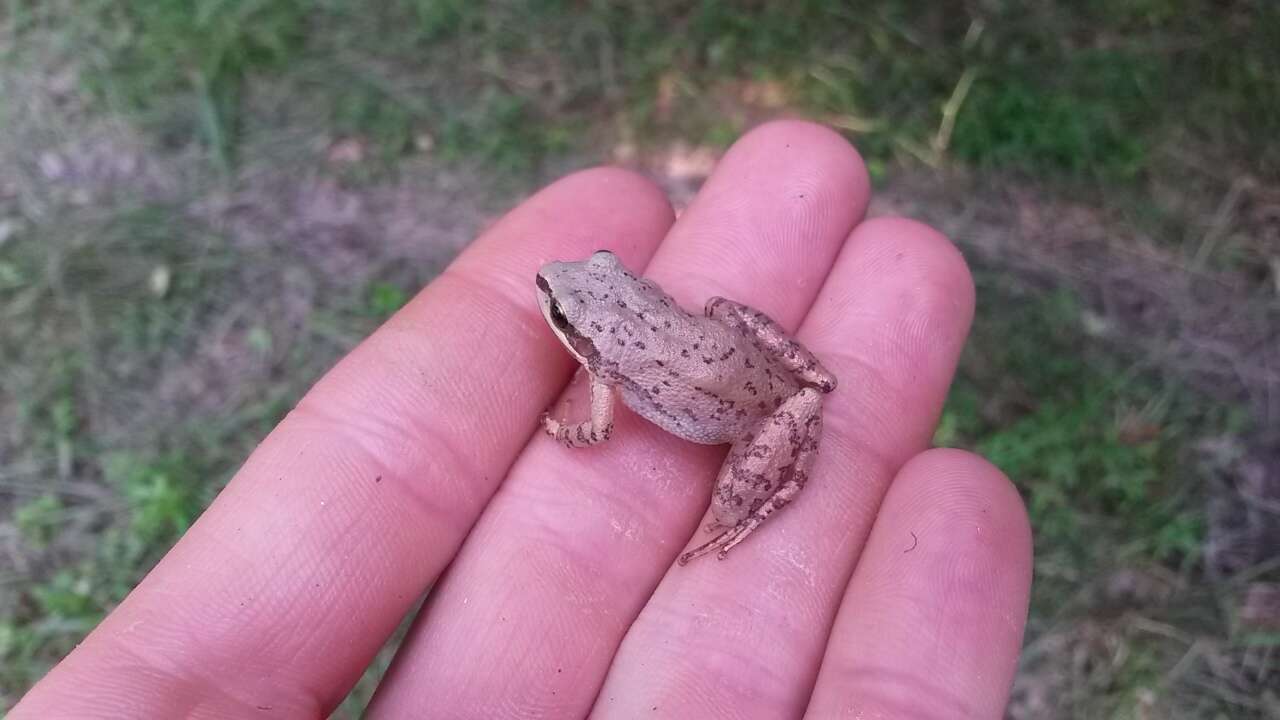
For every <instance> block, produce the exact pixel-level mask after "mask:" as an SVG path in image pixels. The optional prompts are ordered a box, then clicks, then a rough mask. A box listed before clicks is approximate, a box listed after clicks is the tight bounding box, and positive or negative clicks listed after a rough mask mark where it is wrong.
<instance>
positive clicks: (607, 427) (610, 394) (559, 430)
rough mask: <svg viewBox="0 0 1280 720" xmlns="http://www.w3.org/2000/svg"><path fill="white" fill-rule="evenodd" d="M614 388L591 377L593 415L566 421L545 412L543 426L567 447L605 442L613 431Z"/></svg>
mask: <svg viewBox="0 0 1280 720" xmlns="http://www.w3.org/2000/svg"><path fill="white" fill-rule="evenodd" d="M613 402H614V390H613V387H612V386H609V385H606V384H604V383H602V382H600V381H599V380H596V379H595V378H592V379H591V417H590V418H588V419H587V420H584V421H582V422H577V423H565V422H561V421H560V420H557V419H555V418H553V417H551V415H550V414H543V416H542V427H543V428H544V429H546V431H547V434H548V435H550V436H551V437H554V438H555V439H556V440H557V441H558V442H560V443H563V444H564V445H566V446H567V447H586V446H588V445H595V444H596V443H598V442H604V441H605V440H608V439H609V435H610V434H611V433H612V432H613Z"/></svg>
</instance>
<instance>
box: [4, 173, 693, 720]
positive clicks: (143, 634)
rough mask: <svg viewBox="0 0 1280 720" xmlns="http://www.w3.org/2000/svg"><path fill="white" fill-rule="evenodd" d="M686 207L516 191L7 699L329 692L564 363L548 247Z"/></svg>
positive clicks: (438, 549) (584, 241) (435, 560)
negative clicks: (552, 310)
mask: <svg viewBox="0 0 1280 720" xmlns="http://www.w3.org/2000/svg"><path fill="white" fill-rule="evenodd" d="M671 221H672V214H671V209H670V206H669V205H668V204H667V201H666V199H665V197H664V196H663V195H662V193H661V192H660V191H659V190H658V189H657V188H656V187H655V186H653V185H652V184H651V183H649V182H648V181H645V180H643V179H641V178H639V177H638V176H636V175H633V174H630V173H626V172H623V171H619V170H608V169H601V170H592V171H587V172H583V173H579V174H576V175H573V176H570V177H569V178H566V179H564V180H562V181H560V182H558V183H556V184H554V185H552V186H551V187H549V188H547V189H546V190H544V191H542V192H541V193H539V194H537V195H536V196H534V197H533V198H531V199H530V200H528V201H527V202H525V203H524V204H523V205H521V206H520V207H519V208H518V209H516V210H515V211H513V212H512V213H511V214H510V215H508V216H507V217H506V218H505V219H504V220H502V221H501V222H500V223H498V224H497V225H496V226H495V227H494V228H493V229H492V230H490V231H489V232H488V233H486V234H485V235H484V236H483V237H482V238H481V239H479V240H477V241H476V242H475V244H474V245H473V246H472V247H470V248H469V249H468V250H467V251H466V252H465V253H464V254H463V255H462V256H460V257H459V258H458V259H457V260H456V261H455V262H454V263H453V264H452V265H451V266H450V267H449V268H448V269H447V270H446V271H445V272H444V273H443V274H442V276H441V277H440V278H438V279H437V280H436V281H435V282H433V283H432V284H431V285H430V286H429V287H427V288H426V289H425V290H424V291H423V292H422V293H421V294H419V295H418V297H417V298H415V300H414V301H413V302H412V303H410V304H409V305H408V306H407V307H406V308H405V309H403V310H402V311H401V312H399V313H398V314H397V315H396V316H395V317H394V318H392V319H391V320H390V321H388V322H387V323H386V324H385V325H384V326H383V327H382V328H380V329H379V330H378V331H377V332H376V333H374V334H373V335H372V336H371V337H369V339H368V340H366V341H365V342H364V343H362V344H361V345H360V347H358V348H357V349H356V350H354V351H353V352H352V353H351V354H350V355H348V356H347V357H346V358H345V359H344V360H343V361H342V362H341V363H339V364H338V366H337V367H335V368H334V369H333V370H332V371H331V372H330V373H329V374H328V375H327V376H326V377H325V378H324V379H323V380H321V381H320V382H319V383H318V384H317V385H316V386H315V388H313V389H312V391H311V392H310V393H308V394H307V396H306V397H305V398H304V399H303V400H302V402H301V403H299V405H298V407H297V408H296V409H295V410H294V411H293V412H292V413H290V415H289V416H288V417H287V418H286V419H285V420H284V421H283V422H282V423H281V424H280V426H279V427H277V428H276V430H275V431H274V432H272V434H271V435H270V436H269V437H268V438H267V439H266V441H264V442H263V444H262V445H261V446H260V447H259V448H258V449H257V451H256V452H254V453H253V455H252V456H251V457H250V458H249V460H248V462H247V463H246V464H245V466H244V468H242V469H241V471H240V472H239V473H238V474H237V475H236V477H235V478H234V479H233V480H232V481H231V483H230V484H229V485H228V486H227V488H226V490H224V491H223V492H222V494H221V495H219V497H218V498H217V500H216V501H215V502H214V503H213V505H212V506H211V507H210V508H209V509H208V511H207V512H206V513H205V514H204V515H203V516H202V517H201V518H200V520H199V521H198V522H197V523H196V525H195V526H194V527H192V528H191V530H190V531H189V532H188V533H187V534H186V536H185V537H183V539H182V540H181V541H180V542H179V543H178V545H177V546H176V547H174V549H173V550H172V551H171V552H170V553H169V554H168V555H167V556H166V557H165V558H164V560H163V561H161V563H160V564H159V565H158V566H157V567H156V569H155V570H154V571H153V572H152V573H151V574H150V575H149V576H148V577H147V578H146V580H145V581H144V582H143V583H142V584H141V585H140V586H139V587H138V588H137V589H136V590H135V591H134V592H133V593H132V594H131V595H130V596H129V598H128V599H127V600H126V601H125V602H124V604H123V605H121V606H120V608H119V609H117V610H116V611H115V612H114V613H113V614H112V615H111V616H110V617H109V618H107V619H106V620H105V621H104V622H103V623H102V625H101V626H100V627H99V628H98V629H97V630H96V631H95V632H94V633H93V634H92V635H90V637H89V638H88V639H87V640H86V641H85V642H84V643H83V644H82V645H80V646H79V648H78V649H77V650H76V651H75V652H73V653H72V654H71V655H70V656H69V657H68V658H67V659H66V660H65V661H63V663H62V664H61V665H59V666H58V667H57V668H56V669H55V670H54V671H53V672H52V673H50V675H49V676H48V677H47V678H46V679H45V680H44V681H43V682H42V683H41V684H40V685H38V686H37V687H36V688H35V689H34V690H33V691H32V692H31V693H30V695H28V697H27V698H26V700H25V701H24V703H23V704H22V705H21V706H20V707H19V709H18V710H15V711H14V712H15V714H14V715H13V717H55V716H56V717H69V716H73V715H76V714H77V713H78V712H80V711H82V710H83V711H84V712H86V713H88V712H92V714H93V715H94V716H104V717H143V716H145V717H179V716H184V717H185V716H187V715H188V714H195V715H199V714H201V713H208V714H209V715H218V714H220V713H221V714H225V715H248V714H254V713H256V712H258V711H260V710H262V709H264V708H265V709H271V710H273V711H274V712H275V713H277V716H281V717H284V716H290V714H291V713H293V716H302V715H308V716H315V715H317V714H322V713H327V712H328V710H329V709H331V708H332V707H333V706H334V705H335V704H336V703H337V702H338V701H339V700H341V698H342V697H343V695H345V694H346V692H347V690H348V688H350V686H351V685H352V684H353V683H354V682H355V680H356V679H357V678H358V677H359V675H360V673H361V671H362V670H363V668H364V667H365V665H366V664H367V663H368V661H369V659H370V658H371V657H372V656H373V654H374V652H376V650H377V648H378V647H379V646H380V645H381V644H382V642H383V641H384V639H385V638H386V636H387V635H388V634H389V633H390V632H391V630H392V629H393V628H394V627H395V625H396V623H397V622H398V621H399V620H400V618H401V617H403V615H404V613H405V612H406V611H407V609H408V608H409V607H410V605H411V604H412V603H413V602H414V601H415V600H416V598H417V597H418V596H419V595H420V594H421V592H422V591H423V589H424V588H425V587H426V586H427V585H428V583H430V582H431V581H432V580H433V579H434V578H435V577H436V575H437V574H438V573H439V572H440V571H441V569H442V568H443V567H444V566H445V565H446V563H448V562H449V561H450V560H451V559H452V557H453V555H454V553H455V551H456V549H457V547H458V545H459V544H460V543H461V541H462V538H463V536H464V535H465V534H466V533H467V531H468V529H469V528H470V527H471V525H472V523H473V522H474V519H475V518H476V516H477V515H478V514H479V512H480V510H481V509H482V508H483V506H484V505H485V503H486V502H487V501H488V499H489V497H490V495H491V493H492V492H493V491H494V489H495V488H496V486H497V484H498V482H499V479H500V478H502V477H503V475H504V474H505V472H506V470H507V468H508V466H509V465H510V463H511V461H512V460H513V458H514V457H515V455H516V453H517V452H518V451H519V449H520V447H522V446H523V445H524V443H525V441H526V440H527V438H528V437H529V433H530V432H531V431H532V430H533V428H534V426H535V423H536V418H537V416H538V414H539V412H540V411H541V410H542V408H543V407H544V406H545V405H546V403H547V402H548V401H549V400H550V398H552V397H553V395H554V393H556V392H558V390H559V388H560V386H561V385H562V383H563V382H564V378H565V377H566V376H567V372H568V368H569V365H570V363H569V362H568V360H567V358H565V356H564V353H563V352H561V351H559V350H558V348H557V346H556V343H555V341H554V340H553V339H552V338H551V337H550V336H549V335H547V334H546V333H544V332H542V330H541V327H542V319H541V317H540V316H539V315H538V312H537V310H536V307H535V305H534V303H532V302H531V297H532V293H533V290H532V280H533V277H534V274H535V272H536V270H537V268H538V267H539V266H540V264H541V263H542V262H544V261H546V260H547V259H549V258H551V257H562V256H566V255H567V256H575V255H582V254H586V253H589V252H590V251H592V250H595V249H597V248H598V247H601V246H605V247H611V248H614V249H616V251H617V252H619V253H620V254H621V255H622V256H623V257H625V258H627V259H628V260H630V261H631V262H633V263H637V264H642V263H644V262H645V261H646V260H647V258H648V257H649V255H650V254H651V252H652V250H653V248H654V247H656V245H657V243H658V241H659V240H660V239H661V237H662V236H663V235H664V234H665V233H666V231H667V229H668V227H669V225H670V223H671ZM197 710H199V711H200V712H197Z"/></svg>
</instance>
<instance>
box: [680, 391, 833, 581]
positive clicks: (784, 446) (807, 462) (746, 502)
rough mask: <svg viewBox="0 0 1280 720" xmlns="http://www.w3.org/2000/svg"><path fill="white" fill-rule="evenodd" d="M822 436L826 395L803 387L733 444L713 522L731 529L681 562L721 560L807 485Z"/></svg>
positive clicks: (714, 504) (718, 487) (723, 470)
mask: <svg viewBox="0 0 1280 720" xmlns="http://www.w3.org/2000/svg"><path fill="white" fill-rule="evenodd" d="M821 435H822V396H821V395H820V394H819V393H818V391H817V390H814V389H813V388H804V389H802V390H801V391H800V392H798V393H796V394H795V395H793V396H791V397H790V398H788V399H787V401H786V402H784V403H783V404H782V405H780V406H779V407H778V409H777V410H775V411H774V412H773V414H772V415H770V416H769V417H768V418H766V419H765V420H764V423H763V428H762V429H761V431H760V433H759V434H757V435H755V436H753V437H749V438H744V439H742V440H740V441H738V442H737V443H734V446H733V448H732V449H731V450H730V451H729V456H728V457H727V458H725V462H724V465H723V466H722V467H721V468H720V477H719V478H718V479H717V481H716V489H715V494H714V495H713V496H712V498H711V506H712V512H713V513H714V515H715V520H714V521H713V522H712V523H710V524H709V525H708V527H707V529H708V530H711V529H713V528H715V527H719V528H728V529H726V530H724V531H723V532H721V533H720V534H719V535H717V536H715V537H714V538H712V539H711V540H710V541H708V542H706V543H705V544H703V545H701V546H699V547H697V548H694V549H693V550H690V551H689V552H686V553H684V554H683V555H681V556H680V558H679V560H678V561H677V562H679V563H680V564H681V565H684V564H685V563H687V562H689V561H690V560H692V559H694V558H697V557H701V556H703V555H707V554H709V553H712V552H715V551H717V550H718V551H719V553H718V556H719V558H720V559H721V560H723V559H724V558H725V556H727V555H728V554H729V550H731V549H732V548H733V547H734V546H735V545H737V544H738V543H740V542H742V541H743V540H745V539H746V537H747V536H748V535H750V534H751V533H752V531H754V530H755V529H756V528H758V527H760V525H761V524H762V523H763V522H764V521H765V520H767V519H768V518H769V516H770V515H772V514H773V513H774V512H775V511H777V510H780V509H782V508H783V507H785V506H786V505H787V504H788V503H790V502H791V501H792V500H793V499H794V498H795V496H796V495H797V494H799V492H800V491H801V490H802V489H804V486H805V483H806V482H807V481H808V479H809V472H810V470H811V469H812V467H813V461H814V459H815V458H816V457H817V455H818V439H819V438H820V437H821Z"/></svg>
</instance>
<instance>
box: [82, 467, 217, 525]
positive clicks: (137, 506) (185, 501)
mask: <svg viewBox="0 0 1280 720" xmlns="http://www.w3.org/2000/svg"><path fill="white" fill-rule="evenodd" d="M197 469H198V468H197V466H196V465H195V463H192V462H191V461H190V460H189V459H188V458H185V457H183V456H182V455H167V456H161V457H156V458H150V459H148V458H144V457H140V456H138V455H136V454H134V453H127V452H121V453H117V454H114V455H112V456H110V457H108V458H107V460H106V463H105V466H104V470H105V473H106V476H107V479H108V481H110V482H112V483H114V484H115V485H116V486H117V487H119V488H120V491H121V495H122V496H123V497H124V499H125V502H126V503H127V504H128V508H129V522H130V528H131V529H132V532H133V534H134V535H136V536H137V537H138V538H139V540H141V542H143V543H144V544H160V543H164V542H168V541H171V540H172V539H174V538H176V537H178V536H179V535H181V534H182V533H183V532H185V531H186V529H187V528H188V527H190V525H191V523H192V522H193V521H194V520H195V517H196V515H197V514H198V513H199V511H200V502H199V500H200V497H199V494H198V492H197V489H198V487H199V485H198V482H199V480H200V478H198V477H193V475H194V474H195V472H196V471H197Z"/></svg>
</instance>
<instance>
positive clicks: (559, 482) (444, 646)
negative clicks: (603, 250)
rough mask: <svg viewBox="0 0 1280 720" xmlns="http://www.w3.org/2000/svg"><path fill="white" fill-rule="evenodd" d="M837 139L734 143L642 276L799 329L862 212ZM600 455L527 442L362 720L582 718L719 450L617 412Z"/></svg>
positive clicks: (823, 134)
mask: <svg viewBox="0 0 1280 720" xmlns="http://www.w3.org/2000/svg"><path fill="white" fill-rule="evenodd" d="M867 187H868V186H867V178H866V174H865V171H864V169H863V167H862V164H861V161H860V159H859V158H858V156H857V154H856V153H855V152H854V151H853V149H852V148H851V147H850V146H849V145H848V144H847V143H846V142H845V141H844V140H843V139H841V138H840V137H839V136H837V135H836V134H834V133H832V132H831V131H829V130H826V129H824V128H821V127H819V126H816V125H812V124H808V123H798V122H784V123H773V124H769V125H765V126H763V127H761V128H759V129H757V130H755V131H754V132H752V133H750V134H748V135H747V136H745V137H744V138H742V139H741V140H740V141H739V142H738V143H737V144H735V145H734V147H733V148H732V149H731V150H730V151H729V152H728V154H727V155H726V156H725V157H724V159H723V160H722V161H721V162H720V164H719V166H718V167H717V169H716V172H715V174H714V175H713V176H712V177H711V178H710V179H709V180H708V182H707V184H706V186H705V187H704V189H703V190H702V192H701V193H700V194H699V195H698V197H697V198H696V199H695V201H694V203H693V204H692V205H691V206H690V208H689V209H688V210H687V211H686V212H685V213H684V214H683V215H681V217H680V220H679V221H678V222H677V224H676V226H675V228H674V229H673V230H672V232H671V234H670V236H669V237H668V238H667V240H666V241H665V242H664V243H663V244H662V247H661V248H660V249H659V251H658V254H657V255H656V256H655V257H654V260H653V262H651V263H650V265H649V269H648V271H647V273H646V274H647V275H648V276H649V277H651V278H653V279H654V280H656V281H657V282H658V283H659V284H661V285H662V287H663V288H664V289H666V290H667V291H669V292H670V293H672V294H673V295H674V296H675V297H676V298H677V299H678V300H679V301H680V302H681V303H682V304H684V306H685V307H687V308H690V309H694V308H701V306H702V303H703V302H704V301H705V300H706V298H707V297H708V296H710V295H715V294H723V295H726V296H730V297H735V298H742V299H745V300H748V301H750V302H753V303H756V304H758V305H759V306H760V307H761V308H763V309H764V310H766V311H768V312H769V313H771V314H773V315H774V316H775V317H776V318H777V319H778V320H780V321H781V322H784V323H786V324H789V325H792V326H794V324H795V323H796V322H797V321H798V320H799V318H800V317H801V316H802V315H803V313H804V312H805V310H806V309H807V307H808V305H809V303H810V301H811V300H812V298H813V295H814V293H815V292H816V290H817V288H818V287H819V285H820V283H821V281H822V278H823V276H824V275H825V274H826V272H827V269H828V267H829V265H830V262H831V260H832V258H833V257H834V256H835V254H836V252H837V249H838V247H839V246H840V244H841V242H842V240H843V239H844V238H845V237H846V236H847V234H848V232H849V229H850V228H851V227H852V226H853V224H854V223H855V222H856V221H857V219H858V217H859V216H860V215H861V213H862V210H863V208H864V207H865V205H866V201H867ZM615 423H616V424H615V429H614V432H613V435H612V437H611V439H610V440H609V441H608V442H607V443H605V444H603V445H600V446H596V447H594V448H589V449H582V450H568V449H566V448H563V447H560V446H558V445H556V444H555V443H554V442H551V441H550V440H549V439H546V438H538V439H535V440H534V442H532V443H531V444H530V446H529V448H528V449H527V450H526V452H525V453H524V455H523V456H522V457H521V459H520V461H519V462H518V463H517V465H516V466H515V468H514V469H513V472H512V474H511V476H510V477H509V478H508V479H507V481H506V483H505V484H504V485H503V488H502V491H501V492H500V493H499V494H498V495H497V496H496V497H495V498H494V501H493V502H492V503H491V504H490V506H489V507H488V508H487V509H486V510H485V514H484V516H483V518H482V520H481V521H480V522H479V523H478V524H477V526H476V529H475V531H474V532H473V533H472V535H471V536H470V537H469V538H468V540H467V543H466V546H465V547H464V549H463V551H462V552H461V553H460V554H459V556H458V559H457V561H456V563H455V565H454V566H453V568H452V569H451V570H450V573H449V575H448V576H447V577H446V578H445V579H444V581H443V582H442V583H441V585H440V586H439V587H438V588H437V589H436V590H435V591H433V595H432V598H431V602H430V605H429V607H428V608H427V610H426V612H425V613H424V614H423V615H422V616H421V617H420V618H419V620H418V622H417V624H416V626H415V627H414V628H413V630H412V631H411V633H410V636H409V638H408V639H407V641H406V642H405V644H404V645H403V646H402V648H401V650H400V653H399V655H398V656H397V658H396V660H395V663H394V664H393V666H392V669H391V672H390V673H389V675H388V677H387V678H386V680H385V681H384V683H383V686H382V687H381V688H380V689H379V693H378V696H377V698H376V699H375V701H374V703H373V706H372V707H371V710H370V713H369V714H370V717H373V718H380V717H408V716H413V715H415V714H418V713H420V712H421V710H422V708H431V711H432V712H433V713H434V714H438V715H441V716H446V717H448V716H451V715H450V710H451V709H452V710H455V711H456V712H461V711H460V710H457V709H461V708H465V709H466V713H467V714H470V715H473V716H476V717H523V716H533V715H538V716H544V717H575V716H581V715H583V714H585V713H586V712H587V711H588V710H589V709H590V707H591V703H592V701H593V699H594V697H595V694H596V691H597V689H598V688H599V685H600V682H601V681H602V679H603V678H604V675H605V672H606V671H607V668H608V665H609V661H610V658H611V657H612V655H613V652H614V650H615V648H616V647H617V644H618V642H619V641H620V640H621V638H622V636H623V634H624V633H625V632H626V628H627V626H628V625H629V624H630V622H631V620H632V619H633V618H634V617H635V615H636V613H638V612H639V610H640V608H641V607H642V606H643V604H644V602H645V600H646V599H647V598H648V596H649V594H650V592H651V591H652V588H653V586H654V585H655V584H656V583H657V581H658V579H659V578H660V577H661V576H662V574H663V572H665V570H666V568H667V567H668V566H669V565H670V563H671V561H672V560H673V559H674V557H675V554H676V553H677V552H678V551H679V549H680V547H681V546H682V545H683V543H684V542H685V540H686V539H687V538H688V537H689V535H690V533H691V532H692V530H693V528H694V524H695V523H696V521H697V518H698V516H699V515H700V514H701V511H702V509H703V507H704V506H705V504H706V498H707V493H708V491H709V487H710V482H711V479H712V478H713V477H714V475H715V471H716V468H717V467H718V466H719V463H720V460H721V458H722V457H723V452H724V450H723V448H712V447H706V446H694V445H692V444H690V443H687V442H684V441H681V440H678V439H676V438H675V437H674V436H671V435H668V434H666V433H665V432H663V431H661V430H659V429H658V428H657V427H656V426H653V425H650V424H649V423H647V422H645V421H643V420H639V419H637V418H636V417H635V416H634V415H633V414H632V413H630V412H629V411H627V410H625V409H623V408H619V409H618V411H617V414H616V415H615Z"/></svg>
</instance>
